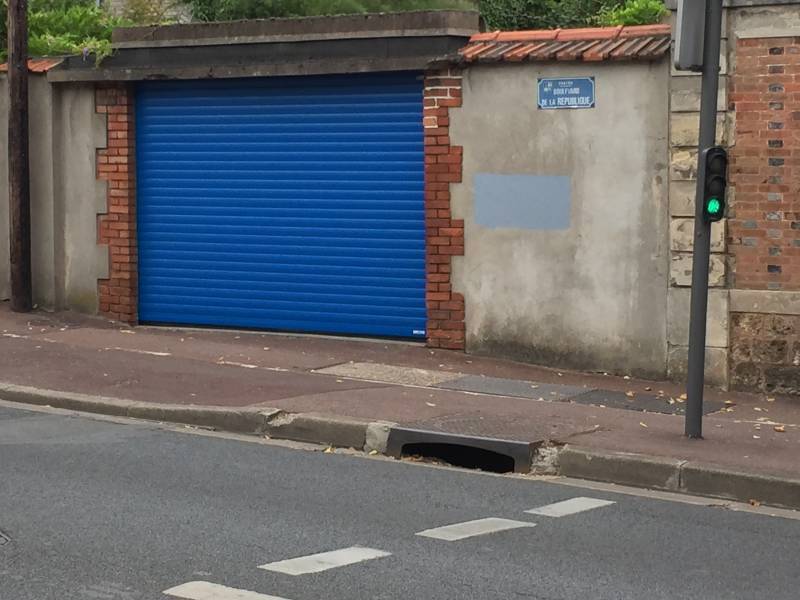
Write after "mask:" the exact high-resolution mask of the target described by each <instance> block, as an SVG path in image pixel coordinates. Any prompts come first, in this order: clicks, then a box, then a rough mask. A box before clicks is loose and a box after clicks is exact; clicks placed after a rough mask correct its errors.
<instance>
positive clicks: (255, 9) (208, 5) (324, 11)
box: [187, 0, 477, 21]
mask: <svg viewBox="0 0 800 600" xmlns="http://www.w3.org/2000/svg"><path fill="white" fill-rule="evenodd" d="M187 4H189V5H190V6H191V8H192V12H193V14H194V17H195V18H196V19H199V20H201V21H232V20H237V19H266V18H276V17H278V18H284V17H307V16H314V15H340V14H354V13H368V12H372V13H374V12H398V11H408V10H436V9H476V8H477V0H188V1H187Z"/></svg>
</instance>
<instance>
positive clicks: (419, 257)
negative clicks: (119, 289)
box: [136, 74, 425, 337]
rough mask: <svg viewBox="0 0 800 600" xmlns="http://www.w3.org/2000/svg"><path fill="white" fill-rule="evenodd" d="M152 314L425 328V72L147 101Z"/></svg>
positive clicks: (195, 90)
mask: <svg viewBox="0 0 800 600" xmlns="http://www.w3.org/2000/svg"><path fill="white" fill-rule="evenodd" d="M136 107H137V113H136V118H137V124H136V130H137V138H136V143H137V188H138V192H137V194H138V195H137V201H138V205H137V211H138V242H139V317H140V319H141V320H142V321H143V322H151V323H174V324H184V325H211V326H231V327H247V328H260V329H271V330H282V331H304V332H319V333H337V334H357V335H373V336H396V337H422V336H424V334H425V223H424V217H425V215H424V190H423V186H424V148H423V128H422V83H421V81H420V79H419V77H418V76H417V75H415V74H387V75H384V74H382V75H364V76H348V77H294V78H270V79H255V80H227V81H202V82H157V83H146V84H143V85H141V86H140V87H139V90H138V94H137V104H136Z"/></svg>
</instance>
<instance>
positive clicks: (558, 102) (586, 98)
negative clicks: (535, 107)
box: [539, 77, 595, 110]
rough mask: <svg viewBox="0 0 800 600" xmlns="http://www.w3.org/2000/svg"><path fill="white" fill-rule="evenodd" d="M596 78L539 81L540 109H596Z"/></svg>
mask: <svg viewBox="0 0 800 600" xmlns="http://www.w3.org/2000/svg"><path fill="white" fill-rule="evenodd" d="M594 90H595V85H594V77H573V78H571V79H561V78H558V79H539V108H540V109H542V110H556V109H559V108H594V101H595V98H594Z"/></svg>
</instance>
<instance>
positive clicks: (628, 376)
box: [623, 375, 631, 381]
mask: <svg viewBox="0 0 800 600" xmlns="http://www.w3.org/2000/svg"><path fill="white" fill-rule="evenodd" d="M630 378H631V376H630V375H625V377H623V379H624V380H625V381H628V380H629V379H630Z"/></svg>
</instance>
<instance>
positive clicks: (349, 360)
mask: <svg viewBox="0 0 800 600" xmlns="http://www.w3.org/2000/svg"><path fill="white" fill-rule="evenodd" d="M0 383H2V385H0V399H4V400H20V401H29V402H37V403H40V404H51V405H53V406H62V407H67V408H72V407H75V406H76V404H75V398H76V397H75V396H69V394H83V395H87V396H89V397H91V398H87V399H86V401H87V402H91V403H93V404H92V406H93V407H92V408H88V409H87V408H86V407H85V406H86V405H84V404H81V405H80V406H82V407H84V410H93V411H94V412H110V413H112V414H129V415H132V416H134V415H135V416H144V417H147V416H150V415H155V417H153V418H160V419H163V420H175V421H177V422H188V423H195V424H203V423H205V421H204V420H203V419H206V420H208V419H212V420H211V421H209V423H210V424H212V425H214V424H215V422H214V421H213V417H209V416H208V415H209V414H212V415H217V416H219V415H228V416H229V418H230V415H234V416H237V418H239V420H238V421H236V423H238V425H236V426H233V427H232V428H233V429H237V428H239V429H241V428H244V429H247V428H249V427H250V426H251V424H252V423H256V424H258V423H262V424H263V427H262V426H261V425H258V426H257V427H256V428H255V429H256V431H253V432H254V433H255V432H258V433H266V434H268V435H272V436H273V437H285V438H294V439H304V440H307V441H316V442H320V443H334V444H335V445H354V446H357V447H359V448H361V447H364V445H365V443H366V445H367V446H368V447H375V448H377V449H379V450H381V451H388V452H390V453H398V452H399V451H400V446H402V444H404V443H424V442H431V443H441V442H447V441H450V442H453V441H454V440H455V443H464V444H465V445H471V446H481V444H482V443H483V447H485V448H486V449H497V448H499V447H501V446H497V443H498V442H497V441H498V440H503V443H504V444H506V445H507V446H506V447H508V448H510V451H511V452H518V453H519V452H520V451H522V452H528V455H529V457H531V458H530V460H532V461H533V464H534V466H543V465H544V466H551V467H554V468H557V469H558V472H559V473H561V474H562V475H569V476H576V477H585V478H590V479H600V480H605V481H612V482H615V483H623V484H629V485H643V486H646V487H657V488H662V489H675V490H683V491H692V492H694V493H702V492H701V490H704V491H705V493H707V494H708V495H713V496H720V497H729V498H735V499H739V500H744V501H748V500H750V499H753V500H759V501H764V502H771V503H773V504H779V505H784V506H790V507H793V508H800V399H797V398H794V399H793V398H782V397H776V398H767V397H765V396H756V395H748V394H742V393H726V392H721V391H718V390H708V392H707V396H706V399H707V408H708V409H709V410H710V411H715V412H713V413H712V414H710V415H708V416H707V418H706V420H705V429H704V431H705V435H706V439H705V440H703V441H692V440H687V439H686V438H684V437H683V435H682V434H683V418H682V416H680V414H667V413H680V412H681V411H682V405H683V403H682V401H681V399H680V396H681V394H682V393H683V390H682V389H681V387H680V386H678V385H675V384H670V383H654V382H647V381H641V380H636V379H626V378H622V377H612V376H606V375H603V374H581V373H574V372H566V371H563V372H558V371H554V370H549V369H543V368H538V367H533V366H529V365H523V364H518V363H512V362H507V361H499V360H493V359H487V358H479V357H472V356H468V355H465V354H461V353H456V352H449V351H443V350H430V349H427V348H424V347H422V346H418V345H409V344H400V343H390V342H374V341H360V340H342V339H329V338H320V337H300V336H294V337H293V336H278V335H272V334H262V333H247V332H233V331H205V330H203V331H200V330H185V329H184V330H177V329H167V328H152V327H141V328H136V329H130V328H126V327H124V326H116V325H112V324H109V323H107V322H105V321H103V320H98V319H90V318H86V317H79V316H76V315H72V314H56V315H50V314H44V313H35V314H32V315H17V314H14V313H11V312H10V311H9V310H8V307H7V305H0ZM14 386H24V387H25V388H35V390H38V392H36V391H35V390H32V389H23V390H21V389H20V388H18V387H14ZM59 393H66V394H59ZM59 397H62V399H61V400H59ZM64 398H67V400H64ZM69 398H72V401H68V400H69ZM670 399H672V400H673V401H672V402H671V401H670ZM122 401H128V402H122ZM726 401H727V403H728V404H726ZM131 407H134V408H136V410H132V409H131ZM148 407H149V408H148ZM145 408H146V409H147V410H145ZM156 409H157V410H158V411H160V412H154V411H156ZM209 409H213V410H209ZM148 411H150V412H148ZM204 411H205V412H204ZM645 411H646V412H645ZM655 411H658V412H655ZM296 414H300V415H301V417H296V416H295V415H296ZM159 415H160V416H159ZM191 415H194V416H191ZM203 415H205V416H203ZM242 415H244V417H242ZM187 416H188V417H187ZM240 417H241V418H240ZM245 417H246V418H245ZM242 419H243V420H242ZM259 419H260V421H259ZM376 422H387V423H391V424H393V425H392V426H391V427H390V426H386V427H383V432H384V433H383V436H384V438H386V437H387V436H388V440H387V439H384V440H383V441H382V442H380V440H379V441H378V442H375V441H374V440H372V441H370V440H369V439H367V440H366V442H363V441H362V442H361V443H360V445H359V443H358V442H359V440H364V439H365V436H367V438H369V437H370V436H372V437H374V436H375V435H376V433H375V432H376V431H377V430H376V429H375V427H378V429H380V426H375V427H373V430H372V433H370V429H369V427H368V425H369V424H370V423H376ZM337 423H338V424H339V427H340V428H339V430H337V429H336V427H337V425H336V424H337ZM218 426H220V427H225V425H224V423H222V422H221V423H220V425H218ZM315 428H316V429H315ZM317 430H318V431H317ZM315 431H317V432H316V433H315ZM337 431H339V433H337ZM343 432H344V433H343ZM377 435H378V437H380V436H381V434H380V433H378V434H377ZM449 435H455V436H464V437H456V438H452V439H451V438H448V437H447V436H449ZM320 436H322V437H320ZM337 436H338V437H337ZM342 436H344V437H342ZM359 436H360V437H359ZM482 438H485V439H483V442H482V441H481V439H482ZM353 440H355V441H354V442H353V443H352V444H344V443H341V442H343V441H344V442H349V441H353ZM487 440H488V441H487ZM376 443H377V445H375V444H376ZM370 444H372V445H370ZM487 444H488V445H487ZM509 444H510V445H509ZM550 446H555V447H558V448H559V449H561V452H560V454H559V455H558V460H557V462H555V463H553V462H552V461H551V460H550V459H551V458H553V456H555V455H552V454H551V453H548V452H547V451H546V450H543V448H547V447H550ZM564 447H566V450H564V449H563V448H564ZM393 448H394V449H393ZM511 452H510V453H511ZM620 453H626V454H620ZM628 454H635V455H641V456H629V455H628ZM518 456H519V454H518V455H517V457H518ZM548 461H549V462H548ZM518 465H519V463H518ZM527 468H528V469H529V468H530V464H528V465H527ZM697 469H700V472H701V474H702V478H703V479H704V483H703V484H702V485H700V484H698V483H695V484H692V486H694V487H692V488H691V489H690V487H689V482H691V481H693V480H694V479H697V478H698V474H697V472H696V471H697ZM518 470H519V469H518ZM736 473H738V474H740V475H741V476H740V477H738V476H737V477H738V478H737V477H734V474H736ZM740 480H741V481H740ZM747 481H749V483H746V482H747ZM787 486H788V487H787ZM751 494H752V495H751Z"/></svg>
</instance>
